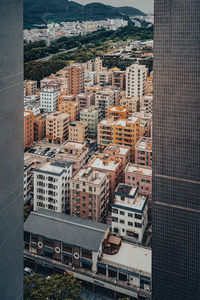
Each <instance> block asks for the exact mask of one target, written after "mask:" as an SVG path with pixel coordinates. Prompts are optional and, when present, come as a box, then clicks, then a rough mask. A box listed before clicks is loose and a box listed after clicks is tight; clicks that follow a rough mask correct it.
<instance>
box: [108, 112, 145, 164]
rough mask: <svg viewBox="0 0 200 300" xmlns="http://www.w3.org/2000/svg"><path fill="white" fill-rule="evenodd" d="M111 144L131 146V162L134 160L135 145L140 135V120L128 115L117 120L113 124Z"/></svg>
mask: <svg viewBox="0 0 200 300" xmlns="http://www.w3.org/2000/svg"><path fill="white" fill-rule="evenodd" d="M112 136H113V139H112V143H113V144H120V145H124V146H130V147H131V162H134V160H135V145H136V143H137V141H138V140H139V137H140V120H139V119H138V118H136V117H129V118H128V119H126V120H118V121H115V123H114V124H113V135H112Z"/></svg>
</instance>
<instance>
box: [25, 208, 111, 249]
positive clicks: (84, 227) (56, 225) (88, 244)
mask: <svg viewBox="0 0 200 300" xmlns="http://www.w3.org/2000/svg"><path fill="white" fill-rule="evenodd" d="M24 230H25V231H28V232H31V233H34V234H38V235H42V236H45V237H47V238H50V239H53V240H57V241H62V242H64V243H67V244H70V245H76V246H78V247H81V248H85V249H88V250H91V251H95V252H97V251H98V250H99V248H100V246H101V244H102V242H103V240H104V238H105V236H106V233H107V232H108V230H109V226H108V225H106V224H102V223H97V222H93V221H90V220H86V219H81V218H77V217H73V216H70V215H67V214H61V213H57V212H53V211H49V210H47V209H39V210H38V211H37V212H32V213H31V214H30V216H29V217H28V219H27V220H26V222H25V224H24Z"/></svg>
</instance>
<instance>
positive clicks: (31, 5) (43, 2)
mask: <svg viewBox="0 0 200 300" xmlns="http://www.w3.org/2000/svg"><path fill="white" fill-rule="evenodd" d="M134 15H145V14H144V13H143V12H141V11H140V10H138V9H135V8H133V7H112V6H110V5H104V4H101V3H91V4H87V5H81V4H78V3H76V2H73V1H68V0H24V27H25V28H30V27H33V26H34V24H38V25H39V24H47V23H49V22H65V21H78V20H79V21H86V20H101V19H106V18H120V17H128V16H134Z"/></svg>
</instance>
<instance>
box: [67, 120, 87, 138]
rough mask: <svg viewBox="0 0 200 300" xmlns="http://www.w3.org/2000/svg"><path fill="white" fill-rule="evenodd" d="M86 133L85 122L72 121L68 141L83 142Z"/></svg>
mask: <svg viewBox="0 0 200 300" xmlns="http://www.w3.org/2000/svg"><path fill="white" fill-rule="evenodd" d="M87 133H88V124H87V122H82V121H77V122H73V123H71V124H70V126H69V141H73V142H79V143H84V142H85V141H86V139H87Z"/></svg>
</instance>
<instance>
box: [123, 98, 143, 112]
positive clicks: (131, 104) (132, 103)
mask: <svg viewBox="0 0 200 300" xmlns="http://www.w3.org/2000/svg"><path fill="white" fill-rule="evenodd" d="M120 106H121V107H128V108H129V115H132V114H134V113H135V112H137V111H139V108H140V101H139V98H134V97H132V98H126V97H122V98H121V99H120Z"/></svg>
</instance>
